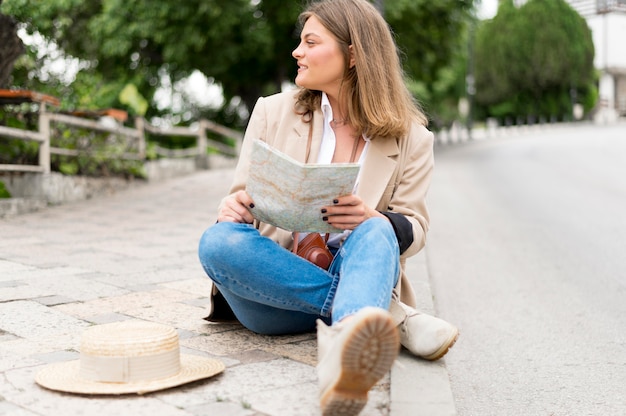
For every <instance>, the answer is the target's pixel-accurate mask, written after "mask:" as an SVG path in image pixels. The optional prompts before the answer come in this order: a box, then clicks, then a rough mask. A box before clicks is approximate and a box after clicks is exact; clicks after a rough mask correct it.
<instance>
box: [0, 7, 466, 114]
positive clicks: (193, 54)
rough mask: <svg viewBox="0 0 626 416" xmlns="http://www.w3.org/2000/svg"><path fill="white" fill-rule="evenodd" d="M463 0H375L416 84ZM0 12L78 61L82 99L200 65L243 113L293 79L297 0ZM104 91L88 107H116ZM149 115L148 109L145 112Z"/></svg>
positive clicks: (450, 33) (430, 79)
mask: <svg viewBox="0 0 626 416" xmlns="http://www.w3.org/2000/svg"><path fill="white" fill-rule="evenodd" d="M302 3H304V2H302ZM379 3H381V4H382V2H380V1H379ZM473 3H474V0H440V1H437V2H432V1H429V0H387V1H385V2H384V7H385V16H386V17H387V19H388V21H389V23H390V24H391V26H392V28H393V29H394V30H395V32H396V35H397V41H398V44H399V45H400V48H401V50H402V51H403V52H404V56H405V64H406V68H407V74H408V75H409V76H410V77H411V78H412V79H414V80H419V82H420V83H421V89H422V90H424V91H431V90H433V85H434V84H435V83H436V82H437V81H438V80H439V79H440V77H441V71H442V68H443V67H445V66H447V65H448V64H449V63H450V62H451V59H452V57H453V56H454V53H455V51H457V50H458V48H459V41H460V33H461V32H462V29H463V27H464V25H465V24H466V21H467V18H468V16H469V12H470V10H471V8H472V6H473ZM2 10H3V11H4V12H5V13H7V14H9V15H12V16H14V18H15V19H16V20H18V21H19V22H21V24H23V25H24V27H25V28H26V30H27V31H28V32H29V33H35V32H37V33H40V34H42V35H43V36H44V37H45V38H46V39H48V40H50V41H51V42H54V43H55V44H57V45H58V46H59V47H60V48H61V50H62V51H64V52H65V53H66V54H67V55H69V56H74V57H78V58H79V59H80V60H81V62H83V69H82V71H81V73H79V75H78V77H77V80H76V81H75V83H76V86H81V88H85V90H83V91H82V92H83V93H85V92H86V91H90V93H87V96H89V97H98V96H100V95H102V94H100V91H101V90H102V89H106V90H110V91H118V92H119V91H121V90H122V89H123V88H124V86H126V85H127V84H133V85H135V86H136V87H137V89H138V91H139V92H140V93H141V94H142V95H143V96H144V97H146V98H148V100H151V99H152V97H153V95H154V92H155V90H156V89H157V88H158V86H159V85H161V83H162V81H163V79H164V78H167V79H169V81H170V82H174V81H176V80H180V79H182V78H184V77H186V76H188V75H189V74H190V73H192V71H194V70H200V71H201V72H203V73H204V74H205V75H206V76H207V77H209V78H210V79H212V80H214V81H215V82H216V83H219V84H220V85H221V86H222V88H223V92H224V97H225V104H224V105H225V107H226V108H227V107H229V106H232V105H233V104H232V103H233V102H234V100H235V99H236V98H240V99H241V100H242V101H243V103H245V107H246V108H247V109H248V110H249V109H251V107H252V106H253V105H254V103H255V101H256V99H257V97H259V96H260V95H266V94H270V93H273V92H277V91H279V90H280V88H281V85H282V84H283V83H284V82H286V81H291V80H293V78H294V77H295V71H296V65H295V61H294V60H293V58H292V57H291V51H292V50H293V49H294V48H295V47H296V46H297V43H298V33H297V28H296V25H295V22H296V19H297V16H298V14H299V12H300V11H301V10H302V4H301V2H299V1H292V2H284V1H281V0H186V1H184V2H180V1H172V0H150V1H148V0H136V1H127V0H48V1H46V2H38V3H36V4H35V3H33V2H30V1H28V0H9V1H8V2H6V3H5V4H4V5H3V6H2ZM21 79H22V80H26V79H27V78H26V76H25V74H22V78H21ZM89 79H94V80H96V81H97V85H94V82H93V81H89ZM105 86H108V87H110V88H104V87H105ZM114 97H115V95H114V94H111V95H106V96H102V97H100V98H101V100H100V101H99V102H98V104H99V105H100V106H103V104H105V103H106V105H107V106H120V105H121V103H120V102H119V100H118V99H117V98H114ZM106 100H108V101H106ZM70 101H71V100H70ZM74 102H75V100H74ZM93 104H94V105H95V103H93ZM426 104H427V105H430V104H433V103H431V102H427V103H426ZM155 111H156V110H155V107H154V106H152V107H151V110H149V113H148V115H154V114H155Z"/></svg>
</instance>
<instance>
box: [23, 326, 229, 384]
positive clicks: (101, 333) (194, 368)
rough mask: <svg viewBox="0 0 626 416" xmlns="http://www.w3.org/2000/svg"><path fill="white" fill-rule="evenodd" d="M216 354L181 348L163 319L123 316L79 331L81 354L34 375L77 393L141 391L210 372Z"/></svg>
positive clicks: (218, 368) (220, 367) (218, 365)
mask: <svg viewBox="0 0 626 416" xmlns="http://www.w3.org/2000/svg"><path fill="white" fill-rule="evenodd" d="M222 371H224V364H223V363H222V362H220V361H218V360H214V359H211V358H206V357H199V356H195V355H188V354H181V353H180V349H179V345H178V334H177V333H176V331H175V330H174V329H173V328H171V327H169V326H165V325H160V324H156V323H152V322H144V321H124V322H116V323H112V324H105V325H98V326H94V327H91V328H88V329H87V330H85V332H84V333H83V336H82V338H81V343H80V359H79V360H75V361H69V362H63V363H56V364H51V365H48V366H46V367H45V368H44V369H43V370H41V371H40V372H39V373H38V374H37V376H36V377H35V381H36V382H37V383H38V384H39V385H41V386H43V387H46V388H48V389H51V390H59V391H64V392H68V393H80V394H128V393H137V394H143V393H148V392H152V391H156V390H163V389H167V388H170V387H174V386H179V385H181V384H185V383H189V382H192V381H196V380H200V379H203V378H208V377H211V376H214V375H215V374H218V373H221V372H222Z"/></svg>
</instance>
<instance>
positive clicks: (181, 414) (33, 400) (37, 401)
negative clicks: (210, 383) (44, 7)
mask: <svg viewBox="0 0 626 416" xmlns="http://www.w3.org/2000/svg"><path fill="white" fill-rule="evenodd" d="M42 368H44V366H37V367H28V368H22V369H17V370H11V371H7V372H5V382H3V383H0V396H3V397H5V398H7V397H10V402H11V403H13V404H14V405H17V406H19V407H21V408H23V409H26V410H28V411H31V412H33V413H35V414H38V415H46V416H47V415H50V416H56V415H103V416H108V415H111V416H112V415H133V416H155V415H159V416H160V415H164V416H170V415H171V416H190V415H191V414H190V413H188V412H186V411H185V410H183V409H182V408H180V407H176V406H173V405H170V404H167V403H164V402H163V401H161V400H159V398H158V394H147V395H143V396H140V395H123V396H82V395H75V394H68V393H61V392H57V391H52V390H47V389H44V388H42V387H40V386H39V385H37V384H36V383H35V381H34V380H35V375H36V373H37V372H38V371H39V370H41V369H42Z"/></svg>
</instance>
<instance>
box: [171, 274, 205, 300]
mask: <svg viewBox="0 0 626 416" xmlns="http://www.w3.org/2000/svg"><path fill="white" fill-rule="evenodd" d="M159 286H163V287H167V288H169V289H174V290H178V291H179V292H187V293H191V294H193V295H195V296H194V297H196V298H197V297H203V298H205V299H208V298H209V297H210V296H211V285H210V284H209V280H208V278H204V279H186V280H177V281H174V282H169V283H161V284H160V285H159Z"/></svg>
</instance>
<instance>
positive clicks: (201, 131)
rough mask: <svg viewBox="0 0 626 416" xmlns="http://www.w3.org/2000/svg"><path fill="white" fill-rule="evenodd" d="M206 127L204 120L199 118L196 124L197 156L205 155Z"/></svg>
mask: <svg viewBox="0 0 626 416" xmlns="http://www.w3.org/2000/svg"><path fill="white" fill-rule="evenodd" d="M206 128H207V123H206V120H205V119H201V120H200V123H199V125H198V141H197V142H196V146H197V148H198V156H199V157H203V156H206V149H207V146H208V143H207V137H206Z"/></svg>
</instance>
